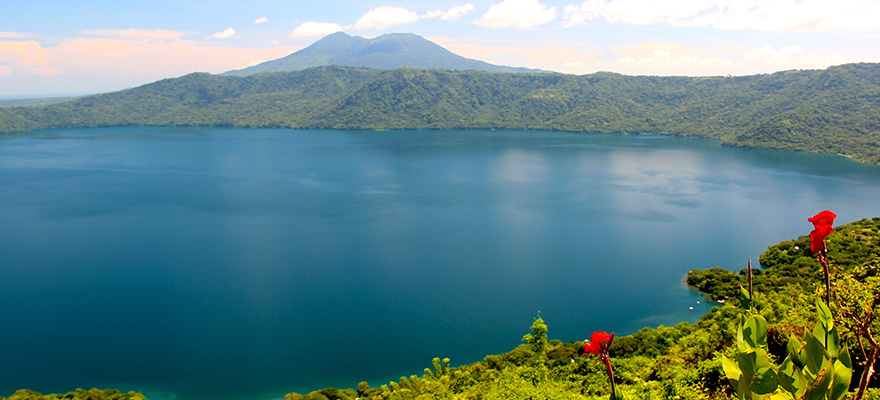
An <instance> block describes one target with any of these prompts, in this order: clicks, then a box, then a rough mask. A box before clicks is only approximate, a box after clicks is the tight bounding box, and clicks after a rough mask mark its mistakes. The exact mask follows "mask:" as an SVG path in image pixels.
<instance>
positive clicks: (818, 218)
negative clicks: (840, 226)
mask: <svg viewBox="0 0 880 400" xmlns="http://www.w3.org/2000/svg"><path fill="white" fill-rule="evenodd" d="M836 217H837V214H835V213H833V212H831V211H828V210H825V211H822V212H820V213H818V214H816V215H815V216H813V218H809V219H807V221H810V222H812V223H813V227H814V228H816V229H813V231H812V232H810V250H812V251H813V253H821V252H822V251H823V250H825V237H826V236H828V235H829V234H831V232H834V227H833V225H834V218H836Z"/></svg>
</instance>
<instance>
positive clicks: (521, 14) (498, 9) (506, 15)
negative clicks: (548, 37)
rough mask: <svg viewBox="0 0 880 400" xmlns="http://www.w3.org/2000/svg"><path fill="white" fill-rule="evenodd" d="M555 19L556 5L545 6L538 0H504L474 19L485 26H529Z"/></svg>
mask: <svg viewBox="0 0 880 400" xmlns="http://www.w3.org/2000/svg"><path fill="white" fill-rule="evenodd" d="M554 19H556V7H550V8H547V6H546V5H544V4H541V3H540V2H539V1H538V0H504V1H502V2H501V3H498V4H493V5H492V6H491V7H489V11H487V12H486V13H485V14H483V17H482V18H480V19H478V20H476V21H474V23H476V24H477V25H480V26H483V27H486V28H493V29H497V28H531V27H533V26H537V25H541V24H545V23H547V22H550V21H552V20H554Z"/></svg>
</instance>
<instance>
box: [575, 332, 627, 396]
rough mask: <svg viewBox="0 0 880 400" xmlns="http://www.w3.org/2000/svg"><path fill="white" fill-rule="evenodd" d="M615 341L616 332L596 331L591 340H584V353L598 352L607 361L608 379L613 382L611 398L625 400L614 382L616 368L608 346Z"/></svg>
mask: <svg viewBox="0 0 880 400" xmlns="http://www.w3.org/2000/svg"><path fill="white" fill-rule="evenodd" d="M612 341H614V332H612V333H611V334H610V335H609V334H608V333H606V332H602V331H599V332H595V333H593V334H592V335H590V340H587V341H585V342H584V354H585V355H586V354H596V355H598V356H599V357H600V358H601V359H602V361H603V362H604V363H605V371H606V372H607V373H608V381H609V382H611V400H623V397H621V396H620V393H618V391H617V385H616V384H615V383H614V369H613V368H611V359H610V356H609V353H608V348H609V347H611V342H612Z"/></svg>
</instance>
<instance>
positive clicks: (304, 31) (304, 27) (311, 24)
mask: <svg viewBox="0 0 880 400" xmlns="http://www.w3.org/2000/svg"><path fill="white" fill-rule="evenodd" d="M341 30H342V25H339V24H335V23H332V22H315V21H308V22H303V23H301V24H300V25H299V26H297V27H296V28H294V29H293V32H290V37H292V38H298V37H309V36H324V35H329V34H331V33H336V32H339V31H341Z"/></svg>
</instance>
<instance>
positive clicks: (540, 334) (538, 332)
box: [522, 316, 547, 356]
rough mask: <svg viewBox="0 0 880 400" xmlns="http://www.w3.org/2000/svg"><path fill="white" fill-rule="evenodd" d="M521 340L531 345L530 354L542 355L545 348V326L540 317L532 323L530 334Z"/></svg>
mask: <svg viewBox="0 0 880 400" xmlns="http://www.w3.org/2000/svg"><path fill="white" fill-rule="evenodd" d="M522 340H523V342H526V343H529V344H531V345H532V352H534V353H535V354H538V355H540V356H543V355H544V353H545V349H546V347H547V324H545V323H544V320H543V319H541V317H540V316H538V317H537V318H535V322H533V323H532V333H528V334H526V335H525V336H523V338H522Z"/></svg>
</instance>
